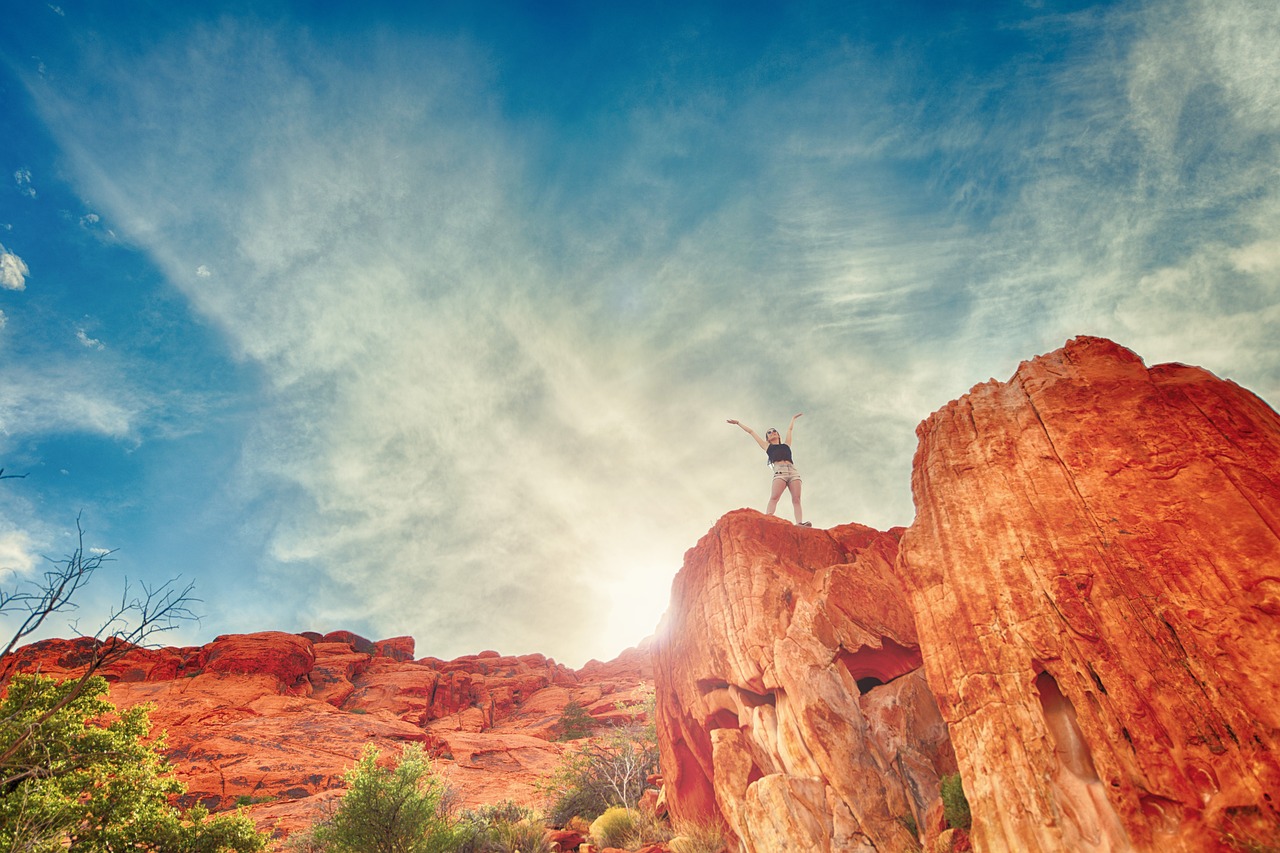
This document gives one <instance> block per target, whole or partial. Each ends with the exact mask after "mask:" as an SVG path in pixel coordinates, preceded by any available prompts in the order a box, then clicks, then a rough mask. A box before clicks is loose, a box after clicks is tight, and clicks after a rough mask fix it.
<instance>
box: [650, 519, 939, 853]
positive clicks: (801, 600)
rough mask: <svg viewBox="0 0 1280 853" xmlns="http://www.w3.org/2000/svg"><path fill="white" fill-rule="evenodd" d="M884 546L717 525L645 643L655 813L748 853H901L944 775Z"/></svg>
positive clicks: (763, 522)
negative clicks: (650, 670) (698, 822)
mask: <svg viewBox="0 0 1280 853" xmlns="http://www.w3.org/2000/svg"><path fill="white" fill-rule="evenodd" d="M897 550H898V535H897V533H896V532H890V533H882V532H879V531H875V530H872V529H871V528H868V527H863V526H861V525H855V524H851V525H845V526H843V527H837V528H834V529H832V530H829V531H824V530H812V529H806V528H801V527H797V526H795V525H792V524H791V523H789V522H786V521H782V520H780V519H778V518H773V517H767V516H764V515H761V514H760V513H757V512H754V511H751V510H739V511H737V512H732V513H729V514H728V515H726V516H725V517H724V518H722V519H720V521H719V522H718V523H717V524H716V526H715V527H714V528H713V529H712V530H711V532H710V533H708V534H707V535H706V536H705V537H704V538H703V539H702V540H701V541H700V542H699V543H698V544H697V545H696V546H695V547H694V548H693V549H691V550H690V551H689V553H688V554H687V555H686V558H685V563H684V568H683V569H682V570H681V571H680V573H679V574H678V575H677V576H676V578H675V581H674V583H673V586H672V592H671V606H670V609H669V610H668V611H667V615H666V617H665V618H664V622H663V624H662V625H661V626H660V628H659V631H658V634H657V636H656V638H655V640H654V646H653V655H654V665H655V687H656V691H657V700H658V701H657V723H658V730H659V744H660V747H661V750H662V766H663V774H664V778H665V783H666V793H667V798H668V804H669V807H670V808H671V810H672V812H673V813H674V814H676V815H677V816H679V817H685V818H695V819H703V818H707V817H718V818H719V819H722V820H723V821H724V822H725V823H726V824H727V825H728V827H729V828H730V829H731V830H732V832H733V834H734V835H735V836H736V837H737V840H738V843H739V844H740V849H742V850H746V851H761V852H762V853H763V852H764V851H776V850H805V851H819V850H830V851H837V850H839V851H845V850H868V849H875V850H886V851H897V850H915V849H917V843H916V839H915V837H914V835H913V834H912V833H911V832H910V831H909V829H908V826H910V825H911V824H912V823H914V822H916V821H917V820H918V821H920V822H923V817H924V814H925V812H926V811H927V809H928V808H929V806H930V805H931V804H932V803H933V801H934V800H936V798H937V795H938V778H939V775H940V774H942V773H945V772H951V771H953V770H954V756H953V755H952V753H951V749H950V745H949V743H948V741H947V737H946V732H945V727H944V726H943V725H942V719H941V717H940V715H939V714H938V711H937V708H936V706H935V705H934V703H933V699H932V696H931V695H930V694H929V691H928V690H927V688H926V686H925V683H924V680H923V677H922V675H921V673H920V665H921V660H920V651H919V644H918V642H917V639H916V631H915V626H914V624H913V622H912V618H911V614H910V612H909V610H908V608H907V605H906V599H905V596H904V594H903V591H902V589H901V587H900V586H899V583H898V581H897V579H896V578H895V577H894V574H893V572H892V566H893V563H894V560H895V558H896V556H897Z"/></svg>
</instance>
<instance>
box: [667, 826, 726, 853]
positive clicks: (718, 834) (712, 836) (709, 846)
mask: <svg viewBox="0 0 1280 853" xmlns="http://www.w3.org/2000/svg"><path fill="white" fill-rule="evenodd" d="M674 830H675V835H674V837H673V838H672V839H671V843H670V845H669V846H670V847H671V849H672V850H673V851H675V853H725V851H726V850H727V849H728V842H726V841H725V837H724V827H722V826H721V825H720V822H719V821H718V820H715V819H714V818H709V819H706V820H681V821H676V825H675V827H674Z"/></svg>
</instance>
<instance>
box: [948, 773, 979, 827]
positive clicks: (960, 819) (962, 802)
mask: <svg viewBox="0 0 1280 853" xmlns="http://www.w3.org/2000/svg"><path fill="white" fill-rule="evenodd" d="M941 788H942V816H943V817H944V818H946V821H947V823H948V825H950V826H954V827H956V828H957V829H969V827H971V826H972V825H973V816H972V815H971V814H970V812H969V800H968V799H967V798H966V797H965V795H964V785H962V784H961V782H960V774H959V773H952V774H951V775H950V776H943V777H942V779H941Z"/></svg>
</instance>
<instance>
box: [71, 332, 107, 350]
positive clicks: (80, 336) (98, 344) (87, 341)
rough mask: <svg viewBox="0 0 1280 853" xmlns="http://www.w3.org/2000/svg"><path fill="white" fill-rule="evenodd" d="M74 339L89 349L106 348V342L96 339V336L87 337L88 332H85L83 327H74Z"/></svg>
mask: <svg viewBox="0 0 1280 853" xmlns="http://www.w3.org/2000/svg"><path fill="white" fill-rule="evenodd" d="M76 340H78V341H79V342H80V343H81V344H82V345H84V346H86V347H88V348H89V349H98V350H102V349H106V348H107V346H106V344H104V343H103V342H102V341H100V340H98V339H97V338H91V337H89V333H88V332H86V331H85V330H84V329H76Z"/></svg>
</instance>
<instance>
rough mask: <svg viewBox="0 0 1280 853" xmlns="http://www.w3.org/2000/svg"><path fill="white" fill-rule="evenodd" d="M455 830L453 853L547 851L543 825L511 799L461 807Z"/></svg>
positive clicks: (547, 844) (533, 852) (548, 844)
mask: <svg viewBox="0 0 1280 853" xmlns="http://www.w3.org/2000/svg"><path fill="white" fill-rule="evenodd" d="M458 833H459V837H458V843H457V847H456V848H455V853H551V839H550V836H549V835H548V834H547V829H546V827H545V826H543V825H542V823H541V821H539V820H537V816H536V815H535V814H534V812H533V810H532V809H528V808H525V807H524V806H521V805H519V804H517V803H514V802H512V801H511V800H506V801H504V802H501V803H495V804H492V805H487V806H481V807H479V808H477V809H468V810H464V811H463V812H462V819H461V822H460V823H459V827H458Z"/></svg>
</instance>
